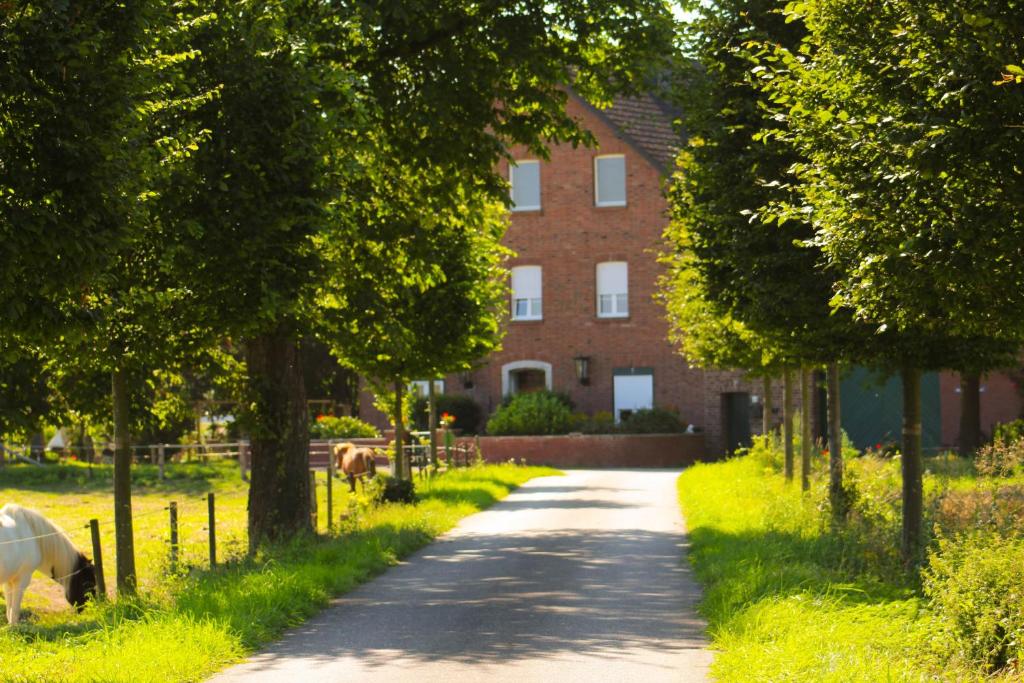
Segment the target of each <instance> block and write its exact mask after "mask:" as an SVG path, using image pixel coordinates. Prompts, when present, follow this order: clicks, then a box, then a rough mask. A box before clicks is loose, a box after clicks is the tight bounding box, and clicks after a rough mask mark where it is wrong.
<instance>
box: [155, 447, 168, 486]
mask: <svg viewBox="0 0 1024 683" xmlns="http://www.w3.org/2000/svg"><path fill="white" fill-rule="evenodd" d="M166 461H167V444H163V443H162V444H160V445H159V446H157V449H156V462H157V465H158V466H159V468H160V481H163V480H164V479H165V477H166V475H165V474H164V463H165V462H166Z"/></svg>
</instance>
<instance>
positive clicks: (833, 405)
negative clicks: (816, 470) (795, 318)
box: [828, 363, 847, 522]
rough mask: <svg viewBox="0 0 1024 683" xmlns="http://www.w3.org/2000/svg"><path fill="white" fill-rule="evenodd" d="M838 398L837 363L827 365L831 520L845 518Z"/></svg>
mask: <svg viewBox="0 0 1024 683" xmlns="http://www.w3.org/2000/svg"><path fill="white" fill-rule="evenodd" d="M841 405H842V404H841V403H840V397H839V363H829V364H828V499H829V502H830V503H831V504H832V518H833V519H834V520H835V521H837V522H838V521H841V520H842V519H844V518H845V517H846V513H847V509H846V496H845V495H844V492H843V427H842V419H841V416H842V413H841V411H840V408H841Z"/></svg>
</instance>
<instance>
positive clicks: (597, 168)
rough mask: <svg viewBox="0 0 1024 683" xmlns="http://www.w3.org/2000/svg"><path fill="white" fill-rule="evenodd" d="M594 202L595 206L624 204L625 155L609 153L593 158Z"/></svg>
mask: <svg viewBox="0 0 1024 683" xmlns="http://www.w3.org/2000/svg"><path fill="white" fill-rule="evenodd" d="M594 203H595V204H596V205H597V206H625V205H626V157H624V156H623V155H621V154H610V155H607V156H600V157H596V158H595V159H594Z"/></svg>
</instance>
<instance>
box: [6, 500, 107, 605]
mask: <svg viewBox="0 0 1024 683" xmlns="http://www.w3.org/2000/svg"><path fill="white" fill-rule="evenodd" d="M37 569H38V570H39V571H41V572H43V573H44V574H47V575H49V577H50V578H51V579H53V580H54V581H56V582H57V583H59V584H60V585H61V586H62V587H63V588H64V597H65V598H66V599H67V601H68V602H69V603H70V604H72V605H74V606H75V607H76V608H78V611H82V608H83V607H85V602H86V600H87V599H88V597H89V596H92V597H94V598H95V597H96V567H94V566H93V564H92V562H90V561H89V558H87V557H86V556H85V555H83V554H82V553H81V552H80V551H79V550H78V549H77V548H76V547H75V544H74V543H72V542H71V539H70V538H68V535H67V534H66V533H65V532H64V530H63V529H61V528H60V527H59V526H57V525H56V524H54V523H53V522H51V521H50V520H48V519H46V517H43V516H42V515H41V514H39V513H38V512H36V511H35V510H29V509H28V508H23V507H21V506H20V505H13V504H10V503H9V504H7V505H4V506H3V507H2V508H0V583H2V584H3V587H4V600H5V601H6V603H7V623H9V624H12V625H13V624H17V623H18V619H19V618H20V617H21V599H22V597H24V595H25V589H26V588H27V587H28V584H29V582H30V581H31V580H32V573H33V572H34V571H35V570H37Z"/></svg>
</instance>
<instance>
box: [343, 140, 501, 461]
mask: <svg viewBox="0 0 1024 683" xmlns="http://www.w3.org/2000/svg"><path fill="white" fill-rule="evenodd" d="M379 155H380V151H379V150H378V156H379ZM374 161H375V162H377V163H379V158H378V159H375V160H374ZM376 186H377V188H378V190H381V189H384V188H387V195H388V196H390V197H391V201H390V203H389V204H388V205H387V206H386V210H385V211H383V212H371V213H368V214H366V215H363V216H359V217H358V219H357V220H356V224H355V225H353V226H350V229H348V230H343V231H341V232H340V233H339V234H338V235H337V236H334V235H329V236H327V237H326V239H325V244H324V249H325V253H326V254H328V256H329V258H331V259H332V262H333V263H334V266H333V267H332V268H331V269H330V270H331V272H332V274H333V277H332V279H331V280H330V281H329V282H328V283H327V286H326V288H325V291H324V299H323V309H324V310H325V311H329V312H330V315H329V320H328V321H327V326H328V330H327V332H326V333H325V337H326V338H328V339H330V341H331V343H332V345H333V347H334V350H335V353H336V354H338V356H339V358H341V359H343V361H344V362H346V363H347V364H349V365H350V366H351V367H353V368H354V369H355V370H357V371H359V372H360V374H363V375H365V376H367V377H369V378H371V379H372V380H373V381H374V383H375V385H376V388H377V391H378V393H379V394H382V393H384V387H385V386H387V384H391V385H392V386H393V387H394V397H395V402H394V408H393V410H392V411H391V412H392V419H393V421H394V424H395V446H396V451H395V455H396V458H395V464H396V475H397V476H398V477H399V478H402V479H408V478H410V476H411V472H410V469H409V464H408V462H407V460H406V458H405V453H404V451H403V450H402V443H403V435H402V429H403V422H404V420H403V415H404V414H405V412H406V411H405V410H404V409H403V393H404V387H405V385H406V384H407V383H408V382H409V381H410V380H413V379H416V378H418V377H427V378H429V379H433V378H435V377H440V376H443V375H445V374H448V373H451V372H456V371H458V370H463V369H467V368H469V367H470V365H471V364H472V363H473V362H474V361H475V360H477V359H478V358H481V357H483V356H485V355H487V354H488V353H490V352H491V351H493V350H494V349H495V348H497V345H498V343H499V341H500V338H501V327H500V322H501V311H503V310H504V307H503V306H502V303H503V301H504V300H505V295H506V289H505V275H504V270H503V268H502V263H503V262H504V258H505V255H506V251H505V250H504V249H503V248H502V247H501V246H500V240H501V237H502V235H503V234H504V232H505V227H506V225H507V219H506V217H505V211H504V206H503V205H501V204H497V203H495V202H493V201H490V200H488V199H487V197H486V195H483V194H481V193H479V192H473V191H472V189H471V190H470V191H467V190H466V189H464V188H461V187H458V186H454V187H452V186H451V185H450V183H449V182H448V181H447V179H446V178H445V177H444V174H442V173H437V172H436V170H435V171H434V176H433V177H432V176H431V172H430V169H408V168H402V167H401V166H400V165H398V164H386V165H385V167H384V168H383V169H382V173H381V174H380V175H378V176H377V183H376ZM399 198H404V199H406V200H407V202H408V203H407V204H406V205H405V206H404V207H399V204H398V202H399ZM394 245H400V248H401V251H400V253H401V254H402V259H401V260H400V261H399V262H398V263H395V260H394V257H395V251H394V249H393V247H394Z"/></svg>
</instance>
